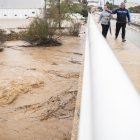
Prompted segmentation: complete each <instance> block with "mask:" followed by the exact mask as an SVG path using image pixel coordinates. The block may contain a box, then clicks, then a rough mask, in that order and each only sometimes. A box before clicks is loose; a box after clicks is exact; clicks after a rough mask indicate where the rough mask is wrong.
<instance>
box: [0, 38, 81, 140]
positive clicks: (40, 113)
mask: <svg viewBox="0 0 140 140" xmlns="http://www.w3.org/2000/svg"><path fill="white" fill-rule="evenodd" d="M62 41H63V45H62V46H59V47H47V48H45V47H28V48H27V47H18V46H17V45H15V42H12V44H13V45H11V47H9V48H5V49H4V51H3V52H0V140H69V139H70V138H71V131H72V124H73V116H74V110H75V103H76V95H77V92H78V80H79V74H80V71H81V69H82V62H83V61H82V59H83V56H82V55H83V48H82V47H81V46H82V45H81V42H83V41H82V39H81V38H73V37H64V38H62Z"/></svg>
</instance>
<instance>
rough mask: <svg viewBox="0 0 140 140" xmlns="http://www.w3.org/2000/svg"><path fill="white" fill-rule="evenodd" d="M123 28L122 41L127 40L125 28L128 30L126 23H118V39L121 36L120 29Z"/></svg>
mask: <svg viewBox="0 0 140 140" xmlns="http://www.w3.org/2000/svg"><path fill="white" fill-rule="evenodd" d="M121 28H122V39H125V28H126V23H118V22H117V23H116V34H115V36H116V38H117V37H118V35H119V32H120V29H121Z"/></svg>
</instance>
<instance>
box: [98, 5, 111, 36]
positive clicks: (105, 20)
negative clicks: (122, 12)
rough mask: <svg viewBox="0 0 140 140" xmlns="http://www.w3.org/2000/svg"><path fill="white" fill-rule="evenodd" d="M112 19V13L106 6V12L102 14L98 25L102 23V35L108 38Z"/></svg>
mask: <svg viewBox="0 0 140 140" xmlns="http://www.w3.org/2000/svg"><path fill="white" fill-rule="evenodd" d="M111 18H112V14H111V11H110V10H109V9H108V6H107V5H104V10H103V12H102V13H101V15H100V17H99V20H98V23H100V22H101V25H102V35H103V36H104V37H105V38H106V36H107V33H108V29H109V27H110V20H111Z"/></svg>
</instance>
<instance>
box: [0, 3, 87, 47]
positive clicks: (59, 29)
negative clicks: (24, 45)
mask: <svg viewBox="0 0 140 140" xmlns="http://www.w3.org/2000/svg"><path fill="white" fill-rule="evenodd" d="M85 11H86V12H87V10H86V4H83V3H73V2H72V1H71V0H65V1H63V2H61V3H60V1H59V0H57V1H56V0H51V1H50V3H49V8H47V6H46V0H45V5H44V12H43V16H42V17H36V18H34V19H33V21H32V22H31V24H30V25H29V26H28V27H27V29H25V30H24V31H21V32H19V33H16V32H14V31H11V32H10V34H7V35H6V34H5V31H3V30H0V42H1V43H3V42H4V41H5V40H16V39H17V40H18V39H20V40H25V41H27V42H29V43H30V44H31V45H33V46H34V45H35V46H36V45H45V46H51V45H52V46H57V45H61V43H60V42H59V40H58V38H59V36H62V35H65V32H64V30H65V31H66V30H67V35H72V36H78V35H79V32H80V28H81V20H80V18H81V19H83V18H82V16H83V17H86V16H87V13H86V12H85ZM80 15H81V16H80Z"/></svg>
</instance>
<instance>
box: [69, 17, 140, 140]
mask: <svg viewBox="0 0 140 140" xmlns="http://www.w3.org/2000/svg"><path fill="white" fill-rule="evenodd" d="M95 20H96V19H95V18H94V17H93V16H92V15H91V14H90V15H89V18H88V23H87V31H86V39H85V42H86V43H85V56H84V58H85V60H84V70H83V71H84V72H83V76H82V75H81V79H80V84H79V94H78V97H77V98H78V99H77V107H76V110H75V120H74V124H73V132H72V138H71V140H140V95H139V93H138V92H139V91H140V87H139V85H140V84H139V83H140V79H138V77H139V72H138V70H140V69H139V68H140V67H139V64H140V59H139V57H138V56H140V50H139V48H137V47H136V46H135V45H134V44H132V43H131V42H130V41H128V42H126V43H125V44H124V43H122V42H120V41H119V40H118V41H115V40H114V38H113V37H112V36H109V37H108V39H107V41H106V40H105V39H104V38H103V37H102V35H101V34H100V31H99V30H98V28H97V25H96V24H95ZM114 50H115V51H114ZM114 53H115V54H116V55H117V58H116V55H115V54H114ZM126 54H127V57H126ZM135 56H137V57H135ZM136 63H137V64H136ZM130 65H131V67H129V66H130ZM137 66H138V67H137ZM128 67H129V68H130V70H128V69H127V68H128ZM134 67H135V68H134ZM124 68H125V70H124ZM132 69H133V70H132ZM132 73H133V74H132ZM128 74H129V77H128ZM131 74H132V75H131ZM130 78H131V80H130ZM136 81H137V82H136ZM134 85H135V86H134ZM81 87H82V88H81ZM136 89H137V90H136Z"/></svg>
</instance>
